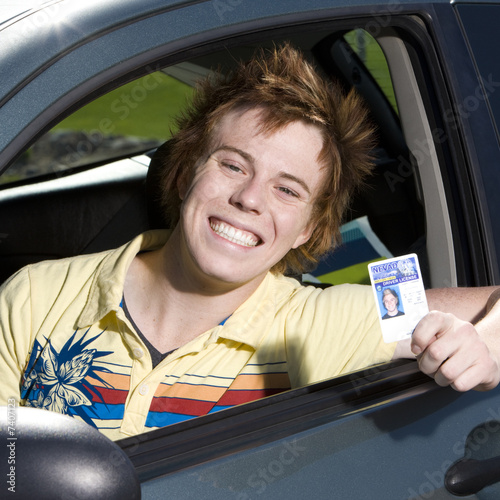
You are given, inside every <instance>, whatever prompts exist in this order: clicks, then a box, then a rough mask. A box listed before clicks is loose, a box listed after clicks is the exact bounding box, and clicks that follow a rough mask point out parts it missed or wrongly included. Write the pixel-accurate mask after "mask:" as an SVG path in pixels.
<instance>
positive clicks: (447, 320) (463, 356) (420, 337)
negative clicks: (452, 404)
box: [411, 311, 500, 391]
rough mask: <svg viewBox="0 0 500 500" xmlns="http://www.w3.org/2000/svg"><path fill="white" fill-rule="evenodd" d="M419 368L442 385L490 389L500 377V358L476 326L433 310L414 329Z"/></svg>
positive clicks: (412, 347)
mask: <svg viewBox="0 0 500 500" xmlns="http://www.w3.org/2000/svg"><path fill="white" fill-rule="evenodd" d="M411 350H412V352H413V354H415V355H416V357H417V361H418V365H419V368H420V369H421V370H422V371H423V372H424V373H426V374H427V375H430V376H432V377H434V380H435V381H436V382H437V383H438V384H439V385H441V386H447V385H451V386H452V387H453V388H454V389H455V390H457V391H468V390H470V389H476V390H482V391H485V390H489V389H493V388H494V387H495V386H496V385H498V383H499V381H500V362H499V357H498V355H497V354H495V353H494V352H492V351H491V350H490V348H489V347H488V345H487V344H486V342H485V341H484V340H483V339H482V338H481V336H480V335H479V333H478V332H477V330H476V328H475V327H474V326H473V325H472V324H471V323H469V322H467V321H462V320H460V319H458V318H457V317H456V316H454V315H453V314H450V313H443V312H439V311H431V312H430V313H429V314H427V315H426V316H424V318H422V320H421V321H420V322H419V323H418V325H417V327H416V328H415V331H414V332H413V336H412V340H411Z"/></svg>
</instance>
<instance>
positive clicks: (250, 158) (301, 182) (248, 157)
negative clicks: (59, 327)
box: [210, 145, 311, 195]
mask: <svg viewBox="0 0 500 500" xmlns="http://www.w3.org/2000/svg"><path fill="white" fill-rule="evenodd" d="M218 151H232V152H233V153H236V154H239V155H240V156H241V157H242V158H244V159H245V160H247V161H249V162H250V163H255V158H254V157H253V156H252V155H251V154H249V153H247V152H246V151H243V150H241V149H238V148H235V147H233V146H226V145H221V146H219V147H218V148H216V149H215V150H214V151H213V152H212V153H211V154H210V156H212V155H213V154H215V153H217V152H218ZM278 177H280V178H281V179H288V180H290V181H293V182H296V183H297V184H299V185H300V186H302V188H303V189H304V190H305V191H306V192H307V194H309V195H310V194H311V190H310V189H309V186H308V185H307V184H306V182H305V181H304V180H303V179H301V178H300V177H297V176H295V175H293V174H289V173H288V172H283V171H280V172H278Z"/></svg>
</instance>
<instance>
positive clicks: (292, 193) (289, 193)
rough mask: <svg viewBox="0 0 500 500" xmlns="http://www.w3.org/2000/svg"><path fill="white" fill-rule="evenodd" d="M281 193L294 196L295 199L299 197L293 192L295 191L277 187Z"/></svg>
mask: <svg viewBox="0 0 500 500" xmlns="http://www.w3.org/2000/svg"><path fill="white" fill-rule="evenodd" d="M278 189H279V190H280V191H281V192H282V193H285V194H286V195H288V196H294V197H295V198H297V197H298V196H299V195H298V194H297V193H296V192H295V191H292V190H291V189H289V188H287V187H283V186H281V187H279V188H278Z"/></svg>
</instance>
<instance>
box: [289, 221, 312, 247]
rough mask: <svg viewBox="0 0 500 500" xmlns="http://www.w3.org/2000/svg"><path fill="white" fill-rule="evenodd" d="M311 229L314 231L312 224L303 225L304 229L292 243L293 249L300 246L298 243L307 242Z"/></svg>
mask: <svg viewBox="0 0 500 500" xmlns="http://www.w3.org/2000/svg"><path fill="white" fill-rule="evenodd" d="M313 231H314V225H313V224H308V225H307V226H306V227H305V229H304V230H303V231H302V232H301V233H300V234H299V235H298V236H297V239H296V240H295V243H294V244H293V245H292V248H294V249H295V248H298V247H300V245H303V244H304V243H307V242H308V241H309V238H310V237H311V236H312V233H313Z"/></svg>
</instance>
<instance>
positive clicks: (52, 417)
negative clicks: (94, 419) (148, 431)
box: [0, 401, 141, 500]
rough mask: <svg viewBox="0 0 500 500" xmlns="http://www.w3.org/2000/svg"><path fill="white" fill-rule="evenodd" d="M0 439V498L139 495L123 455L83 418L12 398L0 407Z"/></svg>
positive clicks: (110, 499)
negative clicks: (19, 403)
mask: <svg viewBox="0 0 500 500" xmlns="http://www.w3.org/2000/svg"><path fill="white" fill-rule="evenodd" d="M0 440H1V441H0V449H1V450H2V451H1V453H0V471H1V476H2V478H4V480H3V481H2V486H1V488H2V491H0V497H2V498H7V497H8V493H15V495H13V498H23V499H25V498H26V499H31V498H37V499H40V500H41V499H50V500H54V499H57V498H68V499H69V498H72V499H75V500H76V499H78V500H87V499H88V500H91V499H92V500H99V499H103V500H114V499H116V500H127V499H130V500H132V499H134V500H135V499H140V498H141V489H140V484H139V480H138V478H137V474H136V471H135V469H134V467H133V465H132V463H131V462H130V460H129V458H128V457H127V456H126V455H125V453H124V452H123V451H122V450H121V448H120V447H119V446H118V445H116V444H115V443H113V441H111V440H110V439H108V438H107V437H106V436H104V435H103V434H101V433H100V432H99V431H97V430H96V429H94V428H92V427H90V426H89V425H87V424H85V423H84V422H81V421H78V420H75V419H73V418H71V417H69V416H66V415H61V414H59V413H52V412H48V411H46V410H39V409H35V408H24V407H17V406H16V405H15V402H14V401H12V406H10V405H9V406H7V407H5V406H2V407H0ZM5 478H6V481H5Z"/></svg>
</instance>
